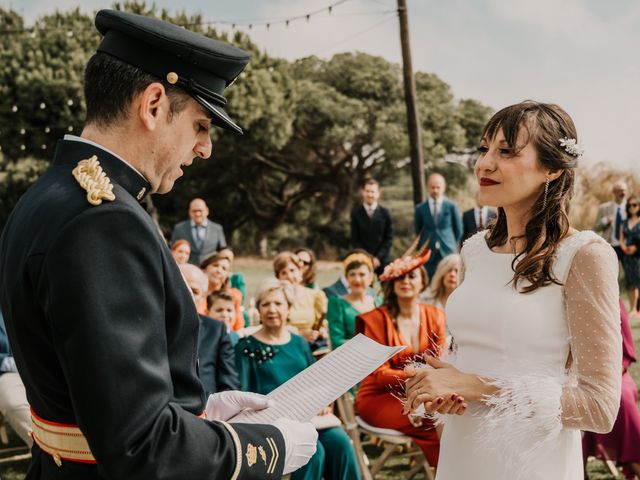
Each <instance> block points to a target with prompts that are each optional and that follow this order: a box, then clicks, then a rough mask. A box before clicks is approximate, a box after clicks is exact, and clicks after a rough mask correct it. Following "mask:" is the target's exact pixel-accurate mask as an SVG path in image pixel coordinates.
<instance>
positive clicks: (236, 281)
mask: <svg viewBox="0 0 640 480" xmlns="http://www.w3.org/2000/svg"><path fill="white" fill-rule="evenodd" d="M218 253H219V254H220V255H222V256H223V257H225V258H227V259H228V260H229V263H230V267H229V272H230V273H231V276H230V277H229V285H230V286H231V288H236V289H238V290H239V291H240V293H241V294H242V301H243V302H244V299H245V297H246V296H247V285H246V282H245V281H244V275H243V274H242V273H240V272H234V271H233V261H234V260H235V258H236V256H235V253H233V250H231V247H229V246H228V245H227V246H226V247H224V248H221V249H220V250H219V251H218Z"/></svg>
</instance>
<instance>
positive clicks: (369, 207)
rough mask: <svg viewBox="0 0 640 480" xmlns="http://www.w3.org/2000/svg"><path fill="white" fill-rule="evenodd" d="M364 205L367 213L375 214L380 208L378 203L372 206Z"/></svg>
mask: <svg viewBox="0 0 640 480" xmlns="http://www.w3.org/2000/svg"><path fill="white" fill-rule="evenodd" d="M363 205H364V209H365V210H366V211H367V212H373V211H375V209H376V208H378V202H375V203H372V204H371V205H369V204H368V203H363Z"/></svg>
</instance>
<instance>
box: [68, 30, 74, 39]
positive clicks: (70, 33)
mask: <svg viewBox="0 0 640 480" xmlns="http://www.w3.org/2000/svg"><path fill="white" fill-rule="evenodd" d="M67 37H69V38H71V37H73V32H72V31H71V30H69V31H68V32H67Z"/></svg>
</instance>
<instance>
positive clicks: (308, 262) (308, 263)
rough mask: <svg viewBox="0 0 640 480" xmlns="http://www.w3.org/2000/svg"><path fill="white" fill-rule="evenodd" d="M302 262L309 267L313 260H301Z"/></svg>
mask: <svg viewBox="0 0 640 480" xmlns="http://www.w3.org/2000/svg"><path fill="white" fill-rule="evenodd" d="M300 263H301V264H303V265H304V266H306V267H308V266H309V265H311V261H310V260H300Z"/></svg>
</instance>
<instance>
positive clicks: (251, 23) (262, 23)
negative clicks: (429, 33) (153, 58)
mask: <svg viewBox="0 0 640 480" xmlns="http://www.w3.org/2000/svg"><path fill="white" fill-rule="evenodd" d="M348 1H350V0H339V1H337V2H334V3H332V4H330V5H327V6H325V7H322V8H319V9H317V10H313V11H310V12H307V13H303V14H300V15H294V16H291V17H281V18H272V19H267V18H253V19H235V20H208V21H202V22H197V23H184V24H180V26H182V27H185V28H194V27H207V26H226V27H230V28H231V29H236V28H248V29H249V30H252V29H253V28H254V27H265V28H266V29H267V30H269V29H270V28H271V27H273V26H276V25H284V26H285V27H289V26H290V25H291V24H292V23H293V22H297V21H301V20H304V21H305V22H310V21H311V18H312V17H315V16H329V15H333V16H335V17H347V16H362V15H385V14H388V13H395V12H396V9H395V8H393V9H392V8H388V9H386V10H375V11H369V10H367V11H358V12H343V13H338V14H336V13H334V8H336V7H338V6H339V5H342V4H344V3H347V2H348ZM378 4H379V5H384V6H387V7H391V6H390V5H387V4H383V3H380V2H378ZM81 28H82V27H81ZM84 28H87V29H93V28H94V27H93V25H92V24H88V25H87V26H86V27H84ZM62 29H65V30H66V35H67V36H69V37H72V36H73V35H74V32H73V30H68V29H67V28H65V27H62V26H55V27H52V26H47V27H42V26H33V27H28V28H22V29H19V28H7V29H0V35H16V34H30V35H31V36H32V37H34V36H35V35H37V33H38V32H42V31H52V30H62Z"/></svg>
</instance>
